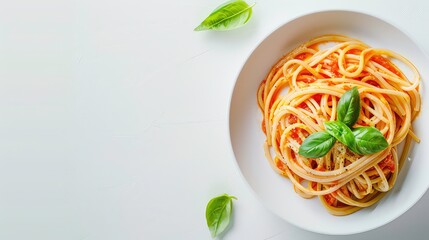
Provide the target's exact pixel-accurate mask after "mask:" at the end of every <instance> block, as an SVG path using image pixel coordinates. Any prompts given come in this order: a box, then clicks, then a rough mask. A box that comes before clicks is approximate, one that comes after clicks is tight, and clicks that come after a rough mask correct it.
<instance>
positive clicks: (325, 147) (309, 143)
mask: <svg viewBox="0 0 429 240" xmlns="http://www.w3.org/2000/svg"><path fill="white" fill-rule="evenodd" d="M335 142H336V140H335V138H334V137H333V136H331V135H329V133H327V132H315V133H313V134H311V135H310V136H308V137H307V138H306V139H305V140H304V142H303V143H302V144H301V146H300V147H299V151H298V153H299V155H301V156H303V157H306V158H320V157H323V156H325V155H326V154H327V153H328V152H329V150H331V148H332V147H333V146H334V144H335Z"/></svg>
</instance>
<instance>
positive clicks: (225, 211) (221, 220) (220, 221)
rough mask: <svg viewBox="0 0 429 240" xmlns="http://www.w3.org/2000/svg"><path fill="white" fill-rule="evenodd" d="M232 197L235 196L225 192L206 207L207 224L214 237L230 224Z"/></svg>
mask: <svg viewBox="0 0 429 240" xmlns="http://www.w3.org/2000/svg"><path fill="white" fill-rule="evenodd" d="M232 199H237V198H236V197H234V196H229V195H228V194H223V195H221V196H218V197H215V198H212V199H211V200H210V201H209V202H208V203H207V207H206V220H207V226H208V227H209V229H210V233H211V235H212V237H213V238H214V237H216V236H218V235H219V234H221V233H222V232H223V231H225V229H226V228H227V227H228V225H229V221H230V218H231V213H232Z"/></svg>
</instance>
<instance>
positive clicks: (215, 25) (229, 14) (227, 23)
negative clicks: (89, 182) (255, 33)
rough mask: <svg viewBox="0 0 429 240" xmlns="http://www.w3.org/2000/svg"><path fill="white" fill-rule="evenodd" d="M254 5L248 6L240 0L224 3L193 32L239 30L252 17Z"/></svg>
mask: <svg viewBox="0 0 429 240" xmlns="http://www.w3.org/2000/svg"><path fill="white" fill-rule="evenodd" d="M254 5H255V4H253V5H250V6H249V5H248V4H247V3H246V2H245V1H241V0H239V1H237V0H234V1H229V2H226V3H224V4H222V5H220V6H219V7H217V8H216V9H215V10H213V12H212V13H210V15H209V16H208V17H207V18H206V19H204V21H203V22H202V23H201V24H200V25H199V26H198V27H196V28H195V29H194V31H203V30H218V31H226V30H232V29H236V28H239V27H241V26H243V25H244V24H246V23H247V22H248V21H249V19H250V17H252V7H253V6H254Z"/></svg>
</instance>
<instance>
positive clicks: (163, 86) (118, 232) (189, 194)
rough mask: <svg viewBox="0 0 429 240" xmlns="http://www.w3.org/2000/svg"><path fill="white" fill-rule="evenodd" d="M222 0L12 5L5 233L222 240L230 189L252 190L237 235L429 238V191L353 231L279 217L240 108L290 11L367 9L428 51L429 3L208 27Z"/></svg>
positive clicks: (353, 5)
mask: <svg viewBox="0 0 429 240" xmlns="http://www.w3.org/2000/svg"><path fill="white" fill-rule="evenodd" d="M222 2H223V0H210V1H209V0H189V1H156V0H121V1H119V0H116V1H112V0H104V1H101V0H98V1H96V0H77V1H56V0H40V1H20V0H17V1H5V0H3V1H1V4H0V239H7V240H9V239H37V240H38V239H43V240H51V239H52V240H53V239H55V240H58V239H64V240H68V239H70V240H71V239H73V240H95V239H96V240H110V239H120V240H131V239H210V233H209V231H208V229H207V227H206V223H205V215H204V212H205V206H206V203H207V201H208V200H209V199H210V198H212V197H214V196H216V195H219V194H222V193H229V194H232V195H235V196H237V197H238V201H236V202H234V216H233V224H232V226H231V228H230V230H229V231H228V232H227V234H226V235H225V236H224V239H276V240H277V239H322V240H323V239H349V240H351V239H356V240H360V239H424V238H425V237H424V235H426V234H428V233H429V230H428V227H429V222H428V218H427V216H428V215H429V202H428V200H429V195H428V194H426V195H425V196H424V197H423V198H422V199H421V200H420V201H419V202H418V203H417V204H416V205H415V206H414V207H413V208H412V209H411V210H410V211H408V212H407V213H405V214H404V215H403V216H401V217H400V218H398V219H397V220H395V221H393V222H392V223H390V224H388V225H385V226H383V227H381V228H379V229H376V230H373V231H370V232H366V233H363V234H358V235H352V236H347V237H344V236H343V237H341V236H337V237H333V236H327V235H319V234H315V233H310V232H306V231H303V230H300V229H298V228H296V227H294V226H292V225H290V224H289V223H286V222H284V221H283V220H282V219H280V218H278V217H276V216H275V215H274V214H272V213H270V212H269V211H268V210H266V209H265V208H264V207H263V206H262V204H261V203H260V202H259V201H258V200H257V199H256V198H255V196H254V195H253V193H252V192H251V190H250V188H249V187H247V185H246V183H245V181H244V180H243V179H242V178H241V176H240V174H239V172H238V169H237V168H236V166H235V164H234V157H233V154H232V152H231V151H230V147H229V136H228V132H227V124H228V119H227V112H228V109H227V108H228V101H229V98H230V94H231V92H232V88H233V85H234V81H235V77H236V76H237V74H238V71H239V69H240V68H241V66H242V64H243V63H244V61H245V59H246V57H247V56H248V55H249V54H250V53H251V51H252V50H253V48H254V47H255V46H256V45H257V44H258V43H259V42H260V41H261V40H262V39H263V38H264V37H265V36H267V35H268V34H269V33H270V32H271V31H273V30H274V29H276V28H277V27H279V26H280V25H281V24H283V23H285V22H287V21H288V20H290V19H292V18H295V17H297V16H299V15H302V14H305V13H309V12H314V11H317V10H329V9H346V10H355V11H362V12H365V13H370V14H372V15H375V16H377V17H380V18H382V19H384V20H387V21H388V22H391V23H393V24H394V25H396V26H398V27H399V28H400V29H403V30H405V31H406V32H407V33H409V35H410V36H411V37H413V38H414V39H415V40H416V41H417V42H418V43H419V44H421V45H422V47H423V49H424V50H425V51H426V52H428V51H429V34H428V32H427V23H428V22H429V15H428V14H427V13H428V11H429V2H427V1H418V0H407V1H392V0H377V1H371V0H365V1H364V0H358V1H355V0H354V1H351V0H348V1H342V0H338V1H330V0H294V1H286V0H266V1H262V0H261V1H257V5H256V6H255V7H254V15H253V17H252V19H251V20H250V22H249V23H248V24H247V25H246V26H245V27H244V28H241V29H238V30H234V31H230V32H194V31H193V28H194V27H196V26H197V25H198V24H199V23H200V22H201V21H202V20H203V19H204V18H205V17H206V16H207V15H208V14H209V13H210V12H211V11H212V10H213V9H214V8H215V7H217V6H218V5H219V4H221V3H222ZM249 3H251V2H249ZM380 34H383V33H382V32H381V33H380Z"/></svg>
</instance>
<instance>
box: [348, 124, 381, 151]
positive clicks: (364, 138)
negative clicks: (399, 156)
mask: <svg viewBox="0 0 429 240" xmlns="http://www.w3.org/2000/svg"><path fill="white" fill-rule="evenodd" d="M353 135H354V137H355V139H356V145H357V150H358V151H359V152H360V153H361V154H372V153H377V152H380V151H381V150H384V149H386V148H387V147H388V146H389V143H388V142H387V141H386V138H384V136H383V134H381V132H380V131H379V130H378V129H377V128H374V127H358V128H355V129H353Z"/></svg>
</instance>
